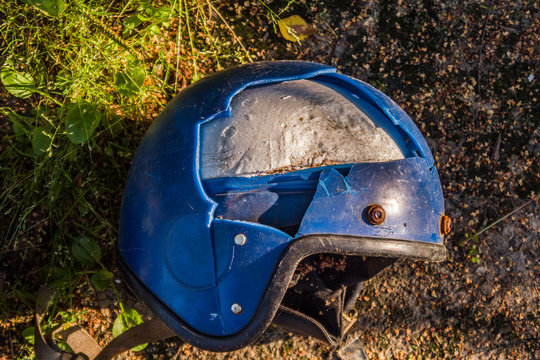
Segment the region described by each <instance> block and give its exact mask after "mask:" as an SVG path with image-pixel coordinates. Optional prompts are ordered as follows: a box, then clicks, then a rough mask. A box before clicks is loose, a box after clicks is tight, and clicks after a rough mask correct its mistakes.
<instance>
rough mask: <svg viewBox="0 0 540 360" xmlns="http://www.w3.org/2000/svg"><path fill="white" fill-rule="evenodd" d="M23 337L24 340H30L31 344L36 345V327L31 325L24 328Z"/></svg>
mask: <svg viewBox="0 0 540 360" xmlns="http://www.w3.org/2000/svg"><path fill="white" fill-rule="evenodd" d="M21 335H22V337H23V338H24V340H26V341H28V342H29V343H30V344H32V345H34V327H33V326H30V327H28V328H26V329H24V330H23V331H22V332H21Z"/></svg>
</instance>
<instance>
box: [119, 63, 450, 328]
mask: <svg viewBox="0 0 540 360" xmlns="http://www.w3.org/2000/svg"><path fill="white" fill-rule="evenodd" d="M298 79H313V80H315V81H318V82H320V83H322V84H328V85H329V86H332V87H335V88H336V89H339V91H340V92H341V93H342V94H347V93H348V94H347V96H349V98H350V99H351V101H353V102H354V103H355V104H357V105H358V106H360V105H361V104H362V102H365V104H367V105H365V106H366V107H371V108H374V109H375V110H374V111H378V112H380V113H381V114H384V115H385V116H386V117H387V119H383V121H390V122H391V123H392V124H393V125H394V126H395V127H396V129H397V130H396V132H394V133H393V132H392V131H393V130H391V131H390V133H391V134H394V136H396V137H397V136H398V135H399V136H402V138H401V140H399V141H400V144H401V145H400V146H402V147H406V148H407V149H409V150H410V151H407V152H406V156H407V157H408V158H407V159H404V160H400V161H396V162H392V163H382V164H358V165H354V164H353V165H347V166H336V167H332V168H319V169H307V170H305V171H298V172H294V173H288V174H276V175H272V176H269V177H264V179H263V177H256V178H249V179H248V178H231V179H216V180H213V181H207V182H205V184H204V186H203V184H202V182H201V179H200V174H199V170H198V169H199V161H200V160H199V143H200V141H199V127H200V125H201V124H202V123H204V122H206V121H211V120H212V119H215V118H217V117H220V116H229V115H230V108H229V104H230V101H231V99H232V97H233V96H234V95H235V94H237V93H238V92H240V91H242V89H244V88H246V87H249V86H256V85H263V84H267V83H275V82H281V81H288V80H298ZM411 144H413V145H412V147H411ZM432 166H433V158H432V156H431V153H430V152H429V149H428V148H427V145H426V144H425V141H424V139H423V138H422V136H421V135H420V133H419V131H418V129H417V128H416V126H415V125H414V124H413V123H412V121H411V120H410V119H409V117H408V116H407V115H406V114H405V113H404V112H403V111H402V110H401V109H400V108H399V107H398V106H397V105H396V104H395V103H393V102H392V101H391V100H390V99H388V98H387V97H386V96H385V95H383V94H382V93H380V92H378V91H377V90H375V89H374V88H372V87H371V86H369V85H367V84H364V83H362V82H359V81H357V80H354V79H351V78H349V77H346V76H344V75H339V74H336V73H335V69H333V68H331V67H328V66H325V65H319V64H314V63H306V62H267V63H256V64H249V65H243V66H239V67H236V68H233V69H230V70H227V71H223V72H219V73H216V74H214V75H211V76H208V77H206V78H204V79H202V80H201V81H199V82H197V83H195V84H193V85H192V86H190V87H188V88H186V89H185V90H183V91H182V92H181V93H180V94H179V95H177V96H176V97H175V98H174V99H173V100H172V101H171V103H170V104H169V105H168V106H167V107H166V108H165V109H164V111H163V112H162V113H161V114H160V116H159V117H158V118H157V119H156V120H155V121H154V123H153V124H152V126H151V127H150V129H149V130H148V132H147V134H146V135H145V136H144V138H143V140H142V142H141V144H140V147H139V149H138V151H137V153H136V156H135V158H134V161H133V164H132V167H131V169H130V172H129V176H128V180H127V183H126V187H125V190H124V197H123V203H122V214H121V221H120V239H119V249H120V252H121V254H122V256H123V258H124V260H125V262H126V263H127V264H128V265H129V266H130V268H131V269H132V270H133V272H134V273H135V274H136V276H137V277H138V278H139V279H140V280H141V282H142V283H143V284H145V285H146V287H147V288H148V289H149V290H150V291H152V292H153V293H154V295H156V296H157V297H158V298H159V299H160V300H161V301H162V302H163V303H164V304H165V305H166V306H167V307H169V308H170V309H171V310H172V311H174V312H175V313H176V314H177V315H178V316H179V317H180V318H182V319H183V320H184V321H185V322H186V323H187V324H189V325H190V326H191V327H193V328H194V329H195V330H197V331H199V332H201V333H204V334H208V335H212V336H226V335H231V334H234V333H237V332H239V331H241V330H242V328H244V327H245V326H246V324H247V323H248V322H249V321H250V319H251V318H252V316H253V314H254V313H255V310H256V308H257V305H258V303H259V301H260V299H261V297H262V294H263V292H264V289H265V288H266V285H267V283H268V281H269V279H270V276H271V275H272V272H273V269H274V267H275V265H276V263H277V262H278V259H279V256H280V255H281V253H282V252H283V250H284V249H285V248H286V246H287V244H288V243H290V242H291V241H294V235H295V234H296V230H297V231H298V235H301V234H315V233H325V234H352V235H359V236H377V237H382V238H398V239H410V240H415V241H423V242H442V237H441V236H440V234H438V228H436V227H437V226H438V220H439V217H440V215H441V213H442V211H443V204H442V194H441V189H440V184H439V180H438V176H437V173H436V171H434V169H433V170H431V171H430V168H432ZM396 179H397V180H396ZM396 181H397V183H396ZM223 189H225V190H226V189H229V190H230V193H228V194H225V195H224V196H222V197H220V196H218V194H220V193H222V190H223ZM218 190H219V191H218ZM235 191H236V192H237V193H236V194H235V193H234V192H235ZM295 191H296V194H295ZM398 191H402V193H400V194H397V193H396V192H398ZM394 193H396V194H395V195H396V196H397V198H396V199H397V200H396V201H397V202H398V205H396V206H398V207H399V208H400V209H401V211H403V213H402V215H403V217H400V218H399V219H397V218H394V216H393V213H392V215H391V214H388V221H387V222H386V223H385V224H384V226H383V227H373V226H370V225H367V224H366V223H365V222H364V221H362V219H361V215H359V214H361V213H362V210H363V207H365V206H366V205H368V203H370V202H379V203H381V204H382V205H386V206H393V205H392V203H391V199H390V195H391V194H394ZM277 205H280V206H277ZM284 208H285V209H286V210H288V211H289V214H290V217H287V213H285V212H284V211H283V209H284ZM280 209H281V210H280ZM396 209H397V208H396ZM359 216H360V217H359ZM400 216H401V215H400ZM405 223H406V224H407V225H406V226H405V225H404V224H405ZM269 224H273V227H272V226H270V225H269ZM278 228H279V229H278ZM291 229H295V231H293V232H292V233H291V231H292V230H291ZM239 233H242V234H244V235H246V238H247V241H246V244H245V245H242V246H238V245H235V244H234V236H235V235H236V234H239ZM233 302H236V303H239V304H241V306H242V309H243V310H242V312H241V313H240V314H238V315H237V314H233V313H232V312H231V310H230V307H231V305H232V303H233Z"/></svg>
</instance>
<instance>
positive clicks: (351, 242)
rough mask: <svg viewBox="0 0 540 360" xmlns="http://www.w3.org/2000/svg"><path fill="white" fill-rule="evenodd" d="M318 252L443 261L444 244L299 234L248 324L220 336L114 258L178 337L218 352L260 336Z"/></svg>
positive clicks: (283, 257)
mask: <svg viewBox="0 0 540 360" xmlns="http://www.w3.org/2000/svg"><path fill="white" fill-rule="evenodd" d="M321 253H328V254H342V255H357V256H371V257H390V258H409V259H413V260H429V261H443V260H444V259H445V258H446V248H445V247H444V245H442V244H433V243H423V242H417V241H408V240H393V239H380V238H368V237H355V236H336V235H307V236H303V237H300V238H298V239H296V240H294V241H293V242H292V243H291V244H290V245H289V246H288V247H287V248H286V249H285V251H284V252H283V254H282V256H281V258H280V260H279V262H278V263H277V264H276V267H275V268H274V273H273V275H272V278H271V279H270V282H269V284H268V286H267V288H266V291H265V292H264V294H263V297H262V299H261V302H260V303H259V305H258V307H257V311H256V312H255V315H254V316H253V318H252V319H251V321H250V322H249V323H248V325H247V326H246V327H245V328H244V329H242V331H240V332H238V333H236V334H234V335H229V336H224V337H215V336H209V335H205V334H202V333H200V332H198V331H197V330H195V329H193V328H192V327H191V326H189V325H188V324H186V323H185V322H184V321H183V320H182V319H181V318H179V317H178V316H177V315H176V314H175V313H174V312H173V311H171V310H170V309H169V308H168V307H167V306H166V305H165V304H163V303H162V302H161V301H160V300H159V299H158V298H157V297H156V296H155V295H154V294H153V293H152V292H151V291H150V290H148V289H147V288H146V286H145V285H144V284H143V283H142V282H141V281H140V280H139V279H138V278H137V276H136V275H135V274H134V273H133V272H132V270H131V269H130V268H129V266H128V265H127V264H126V263H125V261H124V259H123V258H122V256H119V257H118V259H119V267H120V269H121V271H122V272H123V273H124V275H125V278H126V281H127V283H128V286H129V287H130V288H131V289H132V291H133V292H134V293H135V294H136V295H137V296H138V297H139V298H140V299H141V300H142V301H143V302H144V303H145V304H146V305H147V306H148V307H149V308H150V309H151V310H152V311H153V312H154V314H156V315H157V316H159V317H160V318H161V319H162V320H163V322H164V323H165V324H166V325H167V326H168V327H169V328H170V329H171V330H173V331H174V332H175V333H176V334H177V335H178V337H180V338H181V339H183V340H185V341H187V342H188V343H190V344H192V345H194V346H197V347H199V348H201V349H205V350H209V351H216V352H222V351H233V350H238V349H240V348H243V347H245V346H247V345H249V344H250V343H252V342H253V341H255V340H256V339H257V338H258V337H259V336H261V335H262V334H263V332H264V331H265V330H266V328H267V327H268V326H270V324H271V323H272V319H273V318H274V316H275V314H276V312H277V310H278V307H279V305H280V303H281V300H282V299H283V296H284V294H285V291H286V290H287V286H288V284H289V282H290V280H291V278H292V275H293V273H294V270H295V269H296V266H297V265H298V263H299V262H300V261H301V260H302V259H304V258H305V257H307V256H310V255H314V254H321Z"/></svg>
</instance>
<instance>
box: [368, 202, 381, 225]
mask: <svg viewBox="0 0 540 360" xmlns="http://www.w3.org/2000/svg"><path fill="white" fill-rule="evenodd" d="M365 217H366V220H367V222H368V223H370V224H371V225H381V224H382V223H383V222H384V219H386V213H385V211H384V209H383V208H382V206H381V205H375V204H373V205H369V206H368V207H367V208H366V212H365Z"/></svg>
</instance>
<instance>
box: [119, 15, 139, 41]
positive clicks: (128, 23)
mask: <svg viewBox="0 0 540 360" xmlns="http://www.w3.org/2000/svg"><path fill="white" fill-rule="evenodd" d="M141 23H142V20H141V18H140V16H139V15H137V14H133V15H131V16H128V17H127V18H125V20H124V30H123V34H124V35H125V36H127V35H129V34H131V32H132V31H133V30H135V28H137V26H139V25H141Z"/></svg>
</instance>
